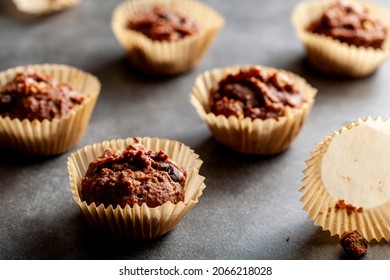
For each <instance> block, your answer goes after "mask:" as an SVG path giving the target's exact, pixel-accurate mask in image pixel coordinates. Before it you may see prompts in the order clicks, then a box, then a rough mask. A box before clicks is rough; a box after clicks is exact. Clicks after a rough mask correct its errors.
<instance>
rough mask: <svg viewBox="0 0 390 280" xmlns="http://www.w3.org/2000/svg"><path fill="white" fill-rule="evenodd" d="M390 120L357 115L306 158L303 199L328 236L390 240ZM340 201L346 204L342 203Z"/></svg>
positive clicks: (307, 209)
mask: <svg viewBox="0 0 390 280" xmlns="http://www.w3.org/2000/svg"><path fill="white" fill-rule="evenodd" d="M389 142H390V120H382V119H381V118H377V119H375V120H373V119H372V118H370V117H369V118H367V119H365V120H364V121H363V120H360V119H359V120H357V121H355V122H354V123H351V124H348V125H347V126H345V127H342V128H340V129H339V130H338V131H336V132H334V133H333V135H332V136H330V137H325V139H324V141H323V142H322V143H320V144H318V145H317V150H316V151H314V152H311V158H310V159H309V160H307V161H306V165H307V168H306V169H305V170H304V174H305V175H306V176H305V178H304V179H303V181H302V184H303V187H302V188H301V189H300V192H301V193H302V198H301V201H302V202H303V203H304V207H303V209H304V210H305V211H307V212H308V218H309V219H313V220H314V224H315V225H317V226H320V227H321V228H322V229H323V230H328V231H330V233H331V235H338V236H339V237H340V236H341V235H342V234H343V233H344V232H345V231H352V230H358V231H359V232H361V233H362V234H363V235H364V237H365V238H366V239H367V240H368V241H371V240H373V239H375V240H377V241H380V240H381V239H385V240H387V241H388V240H389V239H390V214H389V213H390V176H389V174H390V173H389V170H390V162H389V158H390V148H389ZM340 202H343V203H342V204H344V205H347V206H349V207H340Z"/></svg>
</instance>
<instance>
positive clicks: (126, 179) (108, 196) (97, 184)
mask: <svg viewBox="0 0 390 280" xmlns="http://www.w3.org/2000/svg"><path fill="white" fill-rule="evenodd" d="M185 182H186V171H185V170H184V169H183V168H181V167H179V166H178V165H177V164H176V163H175V162H173V161H172V160H170V159H168V155H167V154H166V153H164V152H163V151H159V152H155V151H151V150H147V149H145V148H144V147H143V146H142V145H141V144H138V143H137V144H133V145H130V146H128V148H127V149H126V150H124V151H118V152H115V153H114V152H113V151H112V150H111V149H108V150H106V151H105V152H104V153H103V155H101V156H100V157H99V158H97V159H96V160H94V161H92V162H91V163H90V165H89V167H88V170H87V172H86V174H85V176H84V177H83V179H82V188H81V195H82V199H83V200H85V201H86V202H87V203H88V204H91V203H93V202H95V204H96V205H99V204H101V203H103V204H104V206H105V207H108V206H109V205H112V206H113V207H114V208H115V207H116V206H117V205H119V206H121V207H122V208H124V207H125V206H126V205H130V207H133V205H134V204H138V205H141V204H143V203H146V205H147V206H148V207H157V206H160V205H162V204H164V203H165V202H167V201H170V202H172V203H174V204H176V203H178V202H179V201H184V185H185Z"/></svg>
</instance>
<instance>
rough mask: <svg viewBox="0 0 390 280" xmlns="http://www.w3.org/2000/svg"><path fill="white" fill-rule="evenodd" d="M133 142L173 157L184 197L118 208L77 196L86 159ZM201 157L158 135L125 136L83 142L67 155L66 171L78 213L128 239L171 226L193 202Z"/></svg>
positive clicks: (200, 184) (199, 186)
mask: <svg viewBox="0 0 390 280" xmlns="http://www.w3.org/2000/svg"><path fill="white" fill-rule="evenodd" d="M134 143H140V144H143V145H144V147H145V148H146V149H150V150H153V151H160V150H162V151H164V152H165V153H167V154H168V156H169V158H170V159H171V160H173V161H175V162H176V163H177V164H178V165H179V166H181V167H182V168H184V169H185V170H186V172H187V179H186V184H185V187H184V191H185V195H184V201H180V202H179V203H177V204H173V203H172V202H166V203H164V204H162V205H161V206H157V207H154V208H151V207H148V206H147V205H146V203H143V204H142V205H141V206H139V205H138V204H135V205H134V206H133V207H130V206H129V205H126V207H124V208H122V207H121V206H117V205H110V206H109V207H104V204H100V205H96V204H95V203H91V204H90V205H88V204H87V203H86V201H83V199H82V197H81V181H82V178H83V177H84V175H85V173H86V171H87V169H88V166H89V163H90V162H91V161H93V160H95V159H96V158H97V157H98V156H100V155H102V154H103V152H104V151H105V150H106V149H107V148H111V149H113V150H114V151H115V150H125V149H126V148H127V147H128V146H129V145H131V144H134ZM201 165H202V161H201V160H200V159H199V156H198V155H197V154H196V153H195V152H194V151H193V150H191V149H190V148H189V147H187V146H186V145H184V144H183V143H180V142H177V141H172V140H167V139H158V138H147V137H145V138H136V139H134V138H128V139H119V140H111V141H104V142H101V143H97V144H93V145H89V146H86V147H84V148H82V149H79V150H78V151H76V152H75V153H73V154H72V155H71V156H70V157H69V158H68V172H69V179H70V187H71V191H72V194H73V198H74V200H75V201H76V203H77V204H78V205H79V207H80V209H81V212H82V214H83V215H84V217H85V218H86V220H87V221H88V222H89V224H91V225H92V226H93V227H95V228H97V229H100V230H102V231H105V232H109V233H111V234H112V235H114V236H120V237H127V238H131V239H152V238H156V237H158V236H160V235H163V234H165V233H167V232H169V231H170V230H172V229H173V228H174V227H175V226H176V225H177V223H178V222H179V221H180V220H181V219H182V218H183V217H184V216H185V215H186V214H187V213H188V211H190V210H191V209H192V208H193V207H194V206H195V205H196V204H197V203H198V199H199V197H200V196H201V195H202V193H203V190H204V189H205V187H206V186H205V184H204V182H203V181H204V179H205V178H204V177H202V176H200V175H199V169H200V166H201Z"/></svg>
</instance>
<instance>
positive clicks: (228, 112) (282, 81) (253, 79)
mask: <svg viewBox="0 0 390 280" xmlns="http://www.w3.org/2000/svg"><path fill="white" fill-rule="evenodd" d="M302 103H303V97H302V95H301V94H300V92H299V90H298V88H297V86H296V85H295V83H294V81H293V79H291V78H290V77H289V75H288V74H287V73H285V72H284V71H273V72H269V71H265V70H264V69H262V68H260V67H252V68H245V69H241V70H240V71H239V72H238V73H236V74H229V75H227V76H226V77H224V78H223V79H221V80H220V81H219V83H218V84H217V85H216V86H215V87H213V88H211V90H210V108H211V111H212V112H213V113H214V114H216V115H224V116H226V117H229V116H236V117H237V118H238V119H243V118H246V117H249V118H251V119H252V120H254V119H256V118H259V119H262V120H264V119H268V118H275V119H278V118H279V117H280V116H283V114H284V111H285V108H286V106H289V107H292V108H298V107H300V106H301V105H302Z"/></svg>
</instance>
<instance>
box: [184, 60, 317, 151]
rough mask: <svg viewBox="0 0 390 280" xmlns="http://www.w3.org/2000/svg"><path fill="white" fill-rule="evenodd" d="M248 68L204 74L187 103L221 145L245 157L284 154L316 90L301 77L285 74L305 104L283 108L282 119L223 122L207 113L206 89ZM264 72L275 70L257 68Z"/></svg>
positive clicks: (273, 69) (197, 81) (212, 71)
mask: <svg viewBox="0 0 390 280" xmlns="http://www.w3.org/2000/svg"><path fill="white" fill-rule="evenodd" d="M250 67H252V66H232V67H226V68H218V69H214V70H211V71H206V72H204V73H203V74H201V75H199V76H198V77H197V78H196V81H195V85H194V87H193V89H192V92H191V97H190V101H191V103H192V105H194V107H195V108H196V110H197V112H198V114H199V116H200V117H201V118H202V119H203V120H204V121H205V122H206V124H207V125H208V127H209V128H210V130H211V132H212V134H213V136H214V137H215V139H217V140H218V141H219V142H220V143H222V144H223V145H225V146H227V147H229V148H231V149H233V150H235V151H238V152H241V153H247V154H262V155H272V154H277V153H280V152H282V151H284V150H285V149H286V148H287V147H288V146H289V145H290V143H291V142H292V141H293V140H294V139H295V137H296V136H297V135H298V133H299V131H300V129H301V127H302V125H303V123H304V121H305V119H306V117H307V115H308V114H309V112H310V110H311V107H312V105H313V103H314V97H315V95H316V93H317V90H316V89H315V88H313V87H311V86H310V85H309V84H308V83H307V82H306V81H305V80H304V79H302V78H301V77H299V76H297V75H295V74H293V73H291V72H287V71H286V72H287V73H288V74H289V75H290V77H291V78H293V79H294V81H295V82H296V83H297V85H298V88H299V90H300V91H301V93H302V94H303V97H304V99H305V100H306V101H305V102H304V103H303V104H302V106H301V107H300V108H289V107H287V108H286V111H285V115H284V116H282V117H279V119H278V120H276V119H274V118H270V119H266V120H261V119H255V120H252V119H251V118H245V119H242V120H240V119H238V118H237V117H235V116H230V117H229V118H226V117H225V116H224V115H218V116H216V115H215V114H214V113H212V112H211V111H210V104H209V93H210V89H211V88H212V87H213V86H215V85H216V84H218V82H219V81H220V80H221V79H222V78H223V77H224V76H226V75H227V74H228V73H235V72H238V71H239V70H240V69H244V68H250ZM259 67H261V68H263V69H265V70H266V71H278V69H275V68H270V67H263V66H259Z"/></svg>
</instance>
